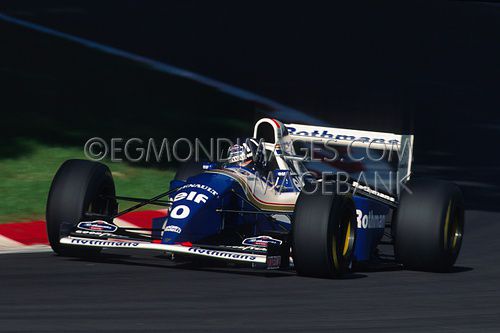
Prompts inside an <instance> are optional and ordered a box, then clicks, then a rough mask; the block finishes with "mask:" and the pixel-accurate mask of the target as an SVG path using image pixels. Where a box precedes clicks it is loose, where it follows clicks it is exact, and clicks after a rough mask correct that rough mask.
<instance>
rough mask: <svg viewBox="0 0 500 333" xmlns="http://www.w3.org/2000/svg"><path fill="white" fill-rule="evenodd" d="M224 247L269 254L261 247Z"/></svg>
mask: <svg viewBox="0 0 500 333" xmlns="http://www.w3.org/2000/svg"><path fill="white" fill-rule="evenodd" d="M223 246H224V247H227V248H230V249H237V250H242V251H259V252H264V253H265V252H267V249H266V248H265V247H261V246H242V245H223Z"/></svg>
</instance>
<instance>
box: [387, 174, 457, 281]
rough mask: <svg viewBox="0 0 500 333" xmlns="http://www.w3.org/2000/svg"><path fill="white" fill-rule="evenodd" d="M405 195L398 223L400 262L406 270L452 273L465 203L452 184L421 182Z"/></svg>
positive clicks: (413, 182) (414, 181) (409, 185)
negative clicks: (450, 271)
mask: <svg viewBox="0 0 500 333" xmlns="http://www.w3.org/2000/svg"><path fill="white" fill-rule="evenodd" d="M407 186H408V188H409V189H410V190H411V191H412V193H410V192H407V191H406V192H403V193H402V194H401V198H400V203H399V207H398V210H397V212H396V216H395V220H394V228H395V230H394V235H395V244H394V251H395V255H396V260H397V261H398V262H400V263H401V264H403V266H404V267H405V268H408V269H414V270H423V271H438V272H442V271H449V270H450V269H451V267H452V266H453V265H454V264H455V261H456V260H457V257H458V254H459V252H460V247H461V245H462V237H463V232H464V202H463V196H462V192H461V191H460V189H459V188H458V187H457V186H456V185H455V184H452V183H449V182H444V181H438V180H427V179H417V180H412V181H410V182H409V183H408V184H407Z"/></svg>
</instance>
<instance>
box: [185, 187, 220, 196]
mask: <svg viewBox="0 0 500 333" xmlns="http://www.w3.org/2000/svg"><path fill="white" fill-rule="evenodd" d="M187 188H199V189H202V190H205V191H207V192H209V193H210V194H212V195H213V196H217V195H219V193H218V192H217V191H216V190H214V189H213V188H211V187H210V186H207V185H203V184H186V185H184V186H182V187H181V188H180V189H179V191H180V190H184V189H187Z"/></svg>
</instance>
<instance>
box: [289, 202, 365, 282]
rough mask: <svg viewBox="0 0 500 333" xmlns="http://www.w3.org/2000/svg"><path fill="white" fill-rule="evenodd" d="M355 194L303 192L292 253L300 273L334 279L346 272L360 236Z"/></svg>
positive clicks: (299, 203)
mask: <svg viewBox="0 0 500 333" xmlns="http://www.w3.org/2000/svg"><path fill="white" fill-rule="evenodd" d="M355 222H356V218H355V206H354V201H353V199H352V197H350V196H346V195H325V194H322V193H320V192H315V193H312V194H306V193H304V192H302V193H301V194H300V195H299V197H298V199H297V203H296V206H295V214H294V219H293V225H292V234H293V244H292V252H293V258H294V266H295V269H296V270H297V273H298V274H299V275H303V276H312V277H321V278H331V277H335V276H339V275H341V274H343V273H346V272H347V271H348V270H349V268H350V265H351V263H352V258H353V252H354V243H355V237H356V223H355Z"/></svg>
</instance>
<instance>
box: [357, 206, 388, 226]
mask: <svg viewBox="0 0 500 333" xmlns="http://www.w3.org/2000/svg"><path fill="white" fill-rule="evenodd" d="M385 217H386V216H385V215H383V214H373V211H372V210H370V212H369V213H368V215H366V214H363V212H362V211H361V209H356V220H357V222H358V228H359V229H378V228H385Z"/></svg>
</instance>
